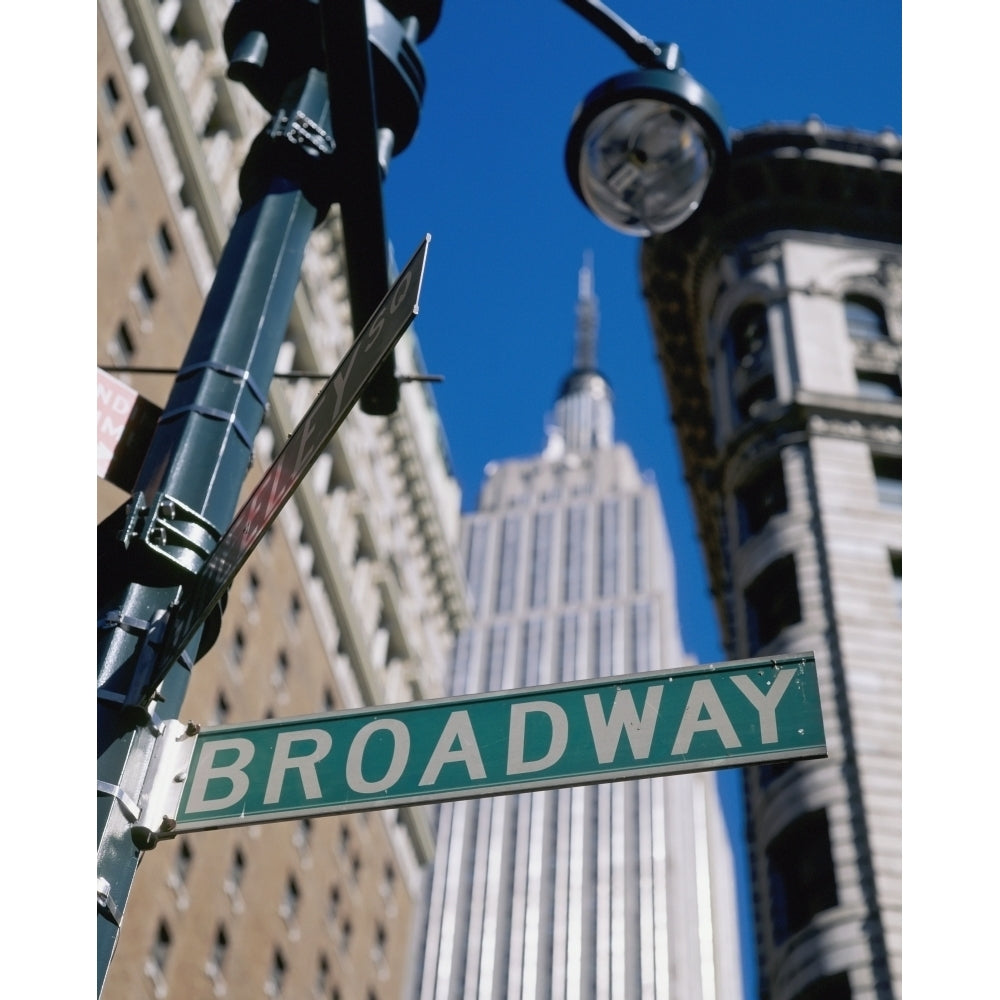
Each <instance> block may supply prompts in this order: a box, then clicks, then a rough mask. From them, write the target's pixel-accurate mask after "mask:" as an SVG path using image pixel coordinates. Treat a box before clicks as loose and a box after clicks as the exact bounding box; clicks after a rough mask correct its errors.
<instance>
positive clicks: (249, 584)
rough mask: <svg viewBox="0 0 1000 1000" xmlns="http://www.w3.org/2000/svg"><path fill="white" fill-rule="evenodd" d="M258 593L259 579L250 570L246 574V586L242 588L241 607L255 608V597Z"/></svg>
mask: <svg viewBox="0 0 1000 1000" xmlns="http://www.w3.org/2000/svg"><path fill="white" fill-rule="evenodd" d="M259 593H260V578H259V577H258V576H257V574H256V573H255V572H254V571H253V570H251V571H250V572H249V573H248V574H247V578H246V586H245V587H244V588H243V607H245V608H255V607H256V606H257V595H258V594H259Z"/></svg>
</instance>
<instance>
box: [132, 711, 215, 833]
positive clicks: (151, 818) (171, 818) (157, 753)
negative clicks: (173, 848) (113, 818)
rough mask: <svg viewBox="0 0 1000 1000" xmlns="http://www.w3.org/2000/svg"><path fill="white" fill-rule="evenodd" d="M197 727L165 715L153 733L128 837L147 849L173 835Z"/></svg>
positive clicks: (192, 753)
mask: <svg viewBox="0 0 1000 1000" xmlns="http://www.w3.org/2000/svg"><path fill="white" fill-rule="evenodd" d="M199 732H201V727H200V726H199V725H197V724H196V723H194V722H187V723H184V722H179V721H178V720H177V719H168V720H167V721H166V722H164V724H163V731H162V732H161V733H160V734H159V736H157V738H156V743H155V744H154V746H153V751H152V754H151V755H150V758H149V767H148V768H147V769H146V776H145V778H144V780H143V783H142V791H141V792H140V794H139V811H138V816H137V817H136V821H135V823H133V824H132V841H133V843H134V844H135V845H136V847H138V848H139V849H140V850H143V851H148V850H151V849H152V848H154V847H155V846H156V845H157V844H158V843H159V842H160V841H161V840H167V839H169V838H171V837H173V836H174V828H175V827H176V825H177V821H176V818H175V817H176V816H177V810H178V808H179V807H180V801H181V793H182V792H183V790H184V782H185V780H186V779H187V773H188V768H189V767H190V765H191V758H192V756H193V755H194V748H195V743H196V739H195V737H196V736H197V735H198V733H199Z"/></svg>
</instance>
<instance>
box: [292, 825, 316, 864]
mask: <svg viewBox="0 0 1000 1000" xmlns="http://www.w3.org/2000/svg"><path fill="white" fill-rule="evenodd" d="M311 842H312V820H311V819H309V818H308V817H305V818H303V819H300V820H299V822H298V825H297V826H296V827H295V832H294V833H293V834H292V843H293V844H294V845H295V848H296V850H297V851H298V852H299V857H300V858H302V860H303V861H305V859H306V858H307V857H308V856H309V847H310V844H311Z"/></svg>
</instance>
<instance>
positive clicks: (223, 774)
mask: <svg viewBox="0 0 1000 1000" xmlns="http://www.w3.org/2000/svg"><path fill="white" fill-rule="evenodd" d="M227 750H235V751H236V759H235V760H234V761H233V762H232V763H231V764H223V765H220V766H218V767H217V766H216V764H215V761H216V758H217V757H218V756H219V754H221V753H225V752H226V751H227ZM253 750H254V747H253V743H251V742H250V740H245V739H239V738H234V739H231V740H215V741H213V742H211V743H209V744H208V745H207V746H206V747H205V749H204V750H203V751H202V754H201V756H200V757H199V758H198V768H197V770H196V771H195V773H194V780H193V781H192V782H191V794H190V796H189V797H188V803H187V811H188V812H205V811H206V810H207V809H225V808H226V807H227V806H231V805H233V803H235V802H239V800H240V799H242V798H243V796H244V795H246V793H247V789H248V788H249V787H250V779H249V778H248V777H247V776H246V774H245V773H244V771H243V769H244V768H245V767H246V766H247V765H248V764H249V763H250V761H252V760H253ZM213 778H219V779H223V780H225V781H228V782H229V783H230V785H231V788H230V790H229V794H228V795H223V796H222V798H218V799H208V798H206V794H207V792H208V783H209V782H210V781H211V780H212V779H213Z"/></svg>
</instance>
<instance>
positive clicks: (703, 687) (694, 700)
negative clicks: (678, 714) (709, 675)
mask: <svg viewBox="0 0 1000 1000" xmlns="http://www.w3.org/2000/svg"><path fill="white" fill-rule="evenodd" d="M702 709H705V710H706V711H707V712H708V718H705V719H702V718H700V716H701V711H702ZM710 730H714V731H715V732H717V733H718V734H719V739H721V740H722V745H723V746H724V747H725V748H726V749H727V750H732V749H733V748H735V747H738V746H739V745H740V741H739V737H738V736H737V735H736V730H735V729H733V724H732V723H731V722H730V721H729V716H728V715H726V710H725V709H724V708H723V707H722V702H721V701H720V699H719V694H718V692H717V691H716V690H715V688H714V687H713V686H712V682H711V681H708V680H703V681H695V682H694V683H693V684H692V685H691V693H690V694H689V695H688V701H687V705H686V706H685V707H684V715H683V717H682V718H681V724H680V728H679V729H678V730H677V739H676V740H674V746H673V749H672V750H671V751H670V752H671V753H672V754H679V753H687V752H688V750H689V749H690V747H691V737H692V736H693V735H694V734H695V733H700V732H708V731H710Z"/></svg>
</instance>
